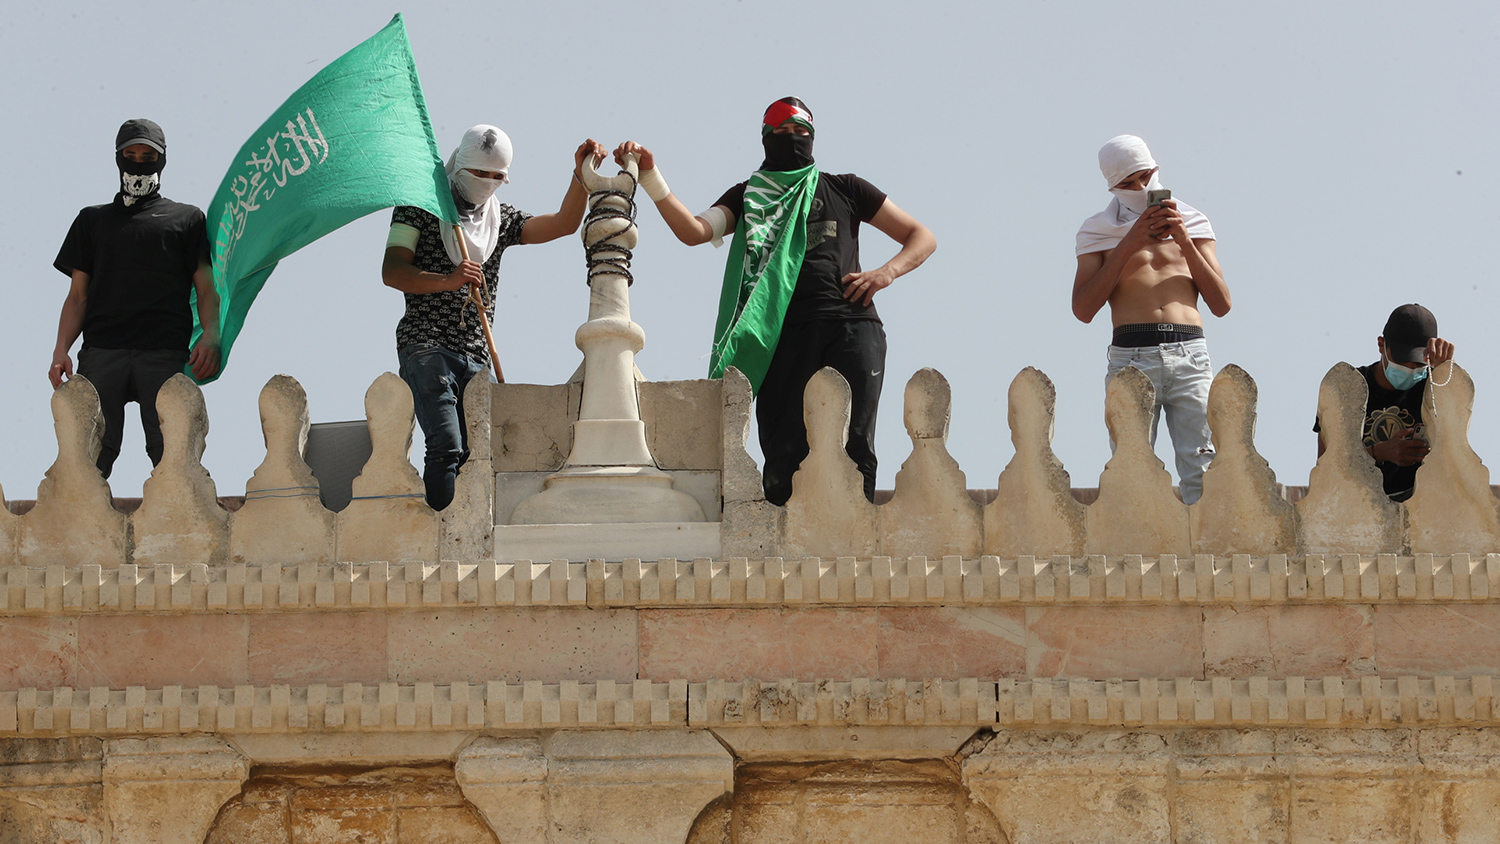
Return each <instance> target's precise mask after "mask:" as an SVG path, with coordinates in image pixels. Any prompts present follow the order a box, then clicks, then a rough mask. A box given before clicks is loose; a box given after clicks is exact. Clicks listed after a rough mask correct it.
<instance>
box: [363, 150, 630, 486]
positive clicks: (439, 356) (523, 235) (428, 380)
mask: <svg viewBox="0 0 1500 844" xmlns="http://www.w3.org/2000/svg"><path fill="white" fill-rule="evenodd" d="M588 156H593V157H594V161H595V163H596V164H597V163H598V162H599V161H600V160H602V159H603V158H604V147H602V146H600V145H599V144H598V143H596V142H595V141H593V140H592V139H590V140H587V141H585V142H584V143H583V144H581V145H580V146H579V147H578V149H577V151H576V152H575V153H574V154H573V180H572V181H571V182H570V183H569V184H568V191H567V193H566V194H565V195H564V196H563V201H562V206H561V207H560V208H558V210H557V211H556V212H554V213H552V214H539V215H537V216H531V215H530V214H526V213H524V212H521V211H518V210H516V209H515V208H514V207H512V206H510V205H507V204H505V203H502V202H500V200H499V199H498V198H496V196H495V191H496V190H497V189H498V188H499V187H500V186H501V185H502V184H505V183H506V182H509V181H510V175H509V173H510V164H511V157H512V150H511V143H510V138H509V137H508V136H507V135H506V134H505V133H504V132H502V131H500V130H499V129H498V128H496V127H494V126H486V125H480V126H475V127H473V128H472V129H470V130H469V131H467V132H465V133H464V137H463V140H462V141H461V142H460V143H459V145H458V148H457V149H456V150H454V152H453V154H452V155H451V156H450V157H449V158H448V164H447V168H446V169H447V174H448V184H449V187H450V189H451V190H452V193H453V202H454V204H455V205H456V206H457V210H458V218H459V224H458V225H457V226H452V225H448V224H446V223H444V222H443V221H442V220H440V219H438V218H437V217H436V216H434V215H433V214H432V213H431V212H428V211H425V210H423V209H421V208H416V207H413V206H398V207H397V208H396V210H395V212H394V214H393V215H392V218H391V230H390V235H389V237H388V238H387V239H386V249H385V261H384V263H383V264H382V265H381V277H382V278H383V279H384V281H385V284H386V286H388V287H393V288H395V289H397V290H399V291H401V292H402V293H404V294H406V313H405V315H403V316H402V317H401V321H400V322H399V323H398V324H397V325H396V354H397V357H398V359H399V360H400V364H401V377H402V379H404V380H405V381H406V383H407V384H408V385H410V387H411V391H412V398H413V401H414V402H415V405H416V416H417V423H418V424H420V425H421V426H422V435H423V437H424V438H425V440H426V448H427V453H426V460H425V465H424V469H423V472H422V479H423V482H424V484H425V486H426V491H427V503H428V504H429V505H430V506H431V507H432V508H433V509H434V510H442V509H444V508H446V507H447V506H448V505H449V504H450V503H452V501H453V489H454V478H455V477H457V475H458V471H459V468H460V467H461V466H463V464H464V462H465V461H467V460H468V458H469V446H468V436H467V431H466V430H465V425H464V410H463V407H464V387H465V386H466V385H467V384H468V382H469V379H471V378H473V377H474V376H475V375H478V374H479V373H480V372H482V371H483V370H484V368H485V366H486V365H489V364H491V363H493V364H494V370H495V374H496V376H497V377H498V378H500V380H502V381H503V380H504V376H503V375H502V374H501V370H500V362H499V361H491V360H490V353H489V349H488V348H487V344H486V342H485V336H484V333H483V329H484V327H485V326H487V325H488V324H489V321H492V320H493V319H494V316H495V291H496V287H497V285H498V282H499V278H500V255H501V253H503V252H504V251H505V249H506V247H508V246H514V245H516V244H518V243H521V244H526V243H546V242H547V241H549V240H556V239H557V238H560V237H565V236H567V235H570V234H572V233H574V232H576V231H577V230H578V225H579V223H581V222H582V221H583V212H584V207H585V204H586V201H587V199H588V195H587V193H586V192H585V191H584V189H583V183H582V182H581V181H580V178H579V172H578V171H579V168H580V167H582V166H583V161H584V159H585V158H586V157H588ZM460 238H461V239H460ZM475 290H479V291H482V301H483V303H484V305H483V307H484V310H483V313H481V311H480V310H479V305H478V304H476V299H479V298H480V297H476V296H475V295H474V291H475Z"/></svg>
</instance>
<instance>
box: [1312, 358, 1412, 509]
mask: <svg viewBox="0 0 1500 844" xmlns="http://www.w3.org/2000/svg"><path fill="white" fill-rule="evenodd" d="M1380 365H1381V364H1380V362H1379V361H1377V362H1375V363H1371V364H1366V365H1364V366H1361V367H1359V374H1360V375H1363V376H1364V377H1365V384H1366V385H1367V386H1368V387H1369V388H1370V398H1369V400H1368V401H1366V402H1365V425H1364V444H1365V445H1366V446H1372V445H1374V444H1376V443H1382V442H1385V441H1386V440H1388V439H1391V438H1392V437H1397V436H1400V435H1401V432H1402V431H1404V430H1406V429H1407V428H1415V429H1416V433H1415V434H1413V436H1414V437H1415V438H1416V439H1419V440H1422V441H1423V442H1426V441H1427V429H1426V427H1425V426H1424V425H1423V424H1422V396H1423V394H1424V393H1425V392H1426V390H1427V382H1426V381H1418V382H1417V383H1416V385H1415V386H1413V387H1412V388H1411V389H1410V390H1387V389H1386V388H1384V387H1382V386H1380V382H1379V381H1378V380H1376V378H1375V369H1376V367H1379V366H1380ZM1320 429H1321V426H1320V425H1319V424H1317V423H1314V424H1313V430H1314V431H1318V430H1320ZM1375 465H1376V466H1379V467H1380V474H1381V476H1382V477H1383V479H1384V481H1385V494H1386V495H1390V496H1399V494H1400V493H1407V494H1409V493H1410V492H1411V489H1412V487H1413V486H1415V485H1416V483H1417V467H1418V466H1420V465H1422V464H1420V463H1417V464H1415V465H1412V466H1397V465H1396V464H1395V463H1391V462H1389V461H1381V462H1378V463H1376V464H1375ZM1396 500H1397V501H1404V500H1406V499H1405V497H1397V498H1396Z"/></svg>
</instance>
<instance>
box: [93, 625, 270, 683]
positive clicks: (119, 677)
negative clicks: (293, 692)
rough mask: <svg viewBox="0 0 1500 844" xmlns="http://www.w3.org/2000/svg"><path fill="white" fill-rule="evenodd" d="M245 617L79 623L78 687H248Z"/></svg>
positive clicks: (246, 626)
mask: <svg viewBox="0 0 1500 844" xmlns="http://www.w3.org/2000/svg"><path fill="white" fill-rule="evenodd" d="M248 627H249V621H248V619H247V618H246V617H245V616H243V615H237V616H236V615H158V616H151V615H92V616H86V617H84V618H80V619H79V620H78V674H77V678H76V681H75V683H74V685H75V686H78V687H80V688H87V687H92V686H107V687H109V688H114V689H121V688H125V687H126V686H146V687H149V688H153V689H159V688H162V687H164V686H170V685H191V686H197V685H204V684H212V685H217V686H236V685H240V684H243V683H247V682H249V676H250V675H249V667H248V665H247V646H246V645H247V638H248Z"/></svg>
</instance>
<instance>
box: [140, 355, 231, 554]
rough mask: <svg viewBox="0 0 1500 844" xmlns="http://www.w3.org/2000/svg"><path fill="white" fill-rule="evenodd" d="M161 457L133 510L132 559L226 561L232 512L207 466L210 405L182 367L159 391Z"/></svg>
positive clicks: (157, 404) (157, 395)
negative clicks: (221, 502)
mask: <svg viewBox="0 0 1500 844" xmlns="http://www.w3.org/2000/svg"><path fill="white" fill-rule="evenodd" d="M156 415H157V416H158V417H160V419H161V435H162V457H161V462H160V463H158V464H157V465H156V468H154V469H152V470H151V477H149V478H147V479H146V484H145V488H144V490H143V492H142V501H141V507H140V509H139V510H136V511H135V513H133V514H131V516H130V522H131V528H132V529H131V534H132V536H133V539H134V542H135V550H134V553H133V554H132V561H133V562H135V563H137V564H140V565H153V564H156V563H179V564H184V563H210V564H223V563H224V562H225V559H226V558H227V556H228V553H229V514H228V513H226V512H224V508H222V507H220V506H219V501H218V490H217V489H215V487H214V481H213V478H210V477H209V476H208V470H207V469H204V468H203V449H204V446H205V441H206V440H207V438H208V408H206V407H205V406H204V404H203V391H202V390H200V389H199V388H198V385H197V384H195V383H193V379H191V378H189V377H187V376H186V375H184V374H182V373H181V372H179V373H177V374H176V375H173V376H172V377H171V378H169V379H167V382H166V383H165V384H163V385H161V389H160V390H159V391H158V392H157V394H156Z"/></svg>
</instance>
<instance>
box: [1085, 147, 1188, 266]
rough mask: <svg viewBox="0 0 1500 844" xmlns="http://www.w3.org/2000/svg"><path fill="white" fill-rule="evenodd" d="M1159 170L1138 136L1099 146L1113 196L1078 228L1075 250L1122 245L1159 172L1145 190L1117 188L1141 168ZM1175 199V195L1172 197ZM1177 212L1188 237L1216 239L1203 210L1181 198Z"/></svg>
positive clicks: (1158, 185)
mask: <svg viewBox="0 0 1500 844" xmlns="http://www.w3.org/2000/svg"><path fill="white" fill-rule="evenodd" d="M1154 169H1156V159H1154V158H1152V157H1151V150H1149V149H1147V148H1146V142H1145V141H1143V140H1141V139H1140V138H1138V137H1136V136H1135V135H1116V136H1115V137H1113V138H1110V139H1109V140H1108V141H1107V142H1105V144H1104V146H1102V147H1100V148H1099V171H1100V172H1102V173H1103V174H1104V181H1105V182H1106V183H1107V184H1108V186H1109V192H1110V193H1111V194H1113V196H1114V198H1113V199H1111V200H1110V201H1109V205H1107V206H1105V208H1104V210H1103V211H1100V212H1099V213H1098V214H1095V215H1094V216H1092V217H1090V218H1088V219H1087V220H1084V221H1083V225H1082V226H1081V227H1079V229H1078V237H1077V241H1076V243H1075V247H1074V251H1075V254H1078V255H1086V254H1088V253H1090V252H1103V251H1105V250H1107V249H1113V248H1115V247H1116V246H1118V245H1120V241H1121V240H1124V239H1125V233H1126V232H1128V231H1130V227H1131V226H1133V225H1135V221H1136V220H1138V219H1140V216H1141V215H1142V214H1144V213H1146V192H1147V191H1152V190H1159V189H1160V188H1161V178H1160V175H1161V174H1160V173H1152V174H1151V180H1150V181H1149V182H1147V184H1146V187H1145V188H1144V189H1142V190H1120V189H1118V188H1116V187H1115V185H1118V184H1119V183H1121V182H1123V181H1125V180H1126V179H1128V178H1130V174H1132V173H1138V172H1140V171H1142V170H1154ZM1173 198H1174V199H1176V197H1173ZM1176 201H1177V213H1179V214H1181V215H1182V222H1183V225H1184V226H1185V227H1186V228H1187V233H1188V237H1190V238H1192V239H1193V240H1214V229H1213V226H1212V225H1210V224H1209V222H1208V217H1206V216H1204V214H1203V212H1202V211H1199V210H1198V209H1196V208H1194V207H1193V206H1191V205H1188V204H1187V203H1186V202H1183V201H1182V200H1180V199H1178V200H1176Z"/></svg>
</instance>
